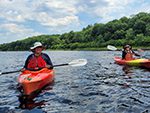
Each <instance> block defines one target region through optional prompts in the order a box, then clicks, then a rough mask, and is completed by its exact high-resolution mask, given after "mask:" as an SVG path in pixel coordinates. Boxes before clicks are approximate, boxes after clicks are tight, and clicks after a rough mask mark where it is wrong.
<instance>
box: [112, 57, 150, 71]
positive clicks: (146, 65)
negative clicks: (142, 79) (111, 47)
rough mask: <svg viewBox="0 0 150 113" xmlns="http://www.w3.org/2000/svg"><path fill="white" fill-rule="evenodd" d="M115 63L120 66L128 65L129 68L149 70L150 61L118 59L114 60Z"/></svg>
mask: <svg viewBox="0 0 150 113" xmlns="http://www.w3.org/2000/svg"><path fill="white" fill-rule="evenodd" d="M114 60H115V62H116V63H117V64H120V65H129V66H140V67H144V68H148V69H150V59H143V58H140V59H134V60H122V59H121V58H120V57H115V58H114Z"/></svg>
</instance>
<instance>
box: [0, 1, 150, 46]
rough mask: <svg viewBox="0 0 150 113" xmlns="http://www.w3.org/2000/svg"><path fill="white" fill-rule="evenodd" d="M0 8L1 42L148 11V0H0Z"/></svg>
mask: <svg viewBox="0 0 150 113" xmlns="http://www.w3.org/2000/svg"><path fill="white" fill-rule="evenodd" d="M0 11H1V13H0V44H2V43H8V42H12V41H16V40H21V39H25V38H27V37H31V36H36V35H42V34H62V33H65V32H69V31H72V30H73V31H80V30H82V28H84V27H86V26H87V25H93V24H94V23H106V22H108V21H111V20H113V19H119V18H121V17H123V16H126V17H130V16H131V15H133V14H137V13H139V12H148V13H150V0H0Z"/></svg>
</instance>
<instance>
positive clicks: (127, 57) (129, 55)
mask: <svg viewBox="0 0 150 113" xmlns="http://www.w3.org/2000/svg"><path fill="white" fill-rule="evenodd" d="M133 59H134V58H133V52H132V51H128V52H127V53H126V55H125V60H133Z"/></svg>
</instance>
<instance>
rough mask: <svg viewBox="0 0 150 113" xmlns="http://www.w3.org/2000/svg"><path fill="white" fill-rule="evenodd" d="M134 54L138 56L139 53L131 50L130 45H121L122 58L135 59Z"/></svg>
mask: <svg viewBox="0 0 150 113" xmlns="http://www.w3.org/2000/svg"><path fill="white" fill-rule="evenodd" d="M134 56H140V55H139V54H137V53H135V52H134V51H133V50H132V47H131V46H130V45H125V46H124V47H123V51H122V59H123V60H133V59H135V58H134Z"/></svg>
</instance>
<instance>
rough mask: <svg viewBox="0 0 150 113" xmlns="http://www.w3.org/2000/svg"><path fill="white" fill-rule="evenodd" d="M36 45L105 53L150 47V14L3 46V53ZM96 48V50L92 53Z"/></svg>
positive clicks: (1, 46)
mask: <svg viewBox="0 0 150 113" xmlns="http://www.w3.org/2000/svg"><path fill="white" fill-rule="evenodd" d="M35 41H40V42H42V43H43V45H45V47H46V49H52V50H101V48H102V50H103V48H105V47H106V46H107V45H109V44H110V45H114V46H117V47H122V46H123V45H125V44H131V45H132V46H134V47H143V48H146V49H148V48H149V47H150V13H144V12H141V13H139V14H136V15H131V16H130V17H129V18H128V17H122V18H120V19H118V20H117V19H116V20H113V21H110V22H108V23H106V24H103V23H95V24H94V25H88V26H87V27H86V28H83V29H82V30H81V31H77V32H75V31H70V32H69V33H64V34H61V35H60V34H55V35H40V36H33V37H29V38H26V39H24V40H18V41H15V42H11V43H6V44H1V45H0V51H23V50H29V48H30V47H31V46H32V45H33V43H34V42H35ZM92 48H93V49H92Z"/></svg>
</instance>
